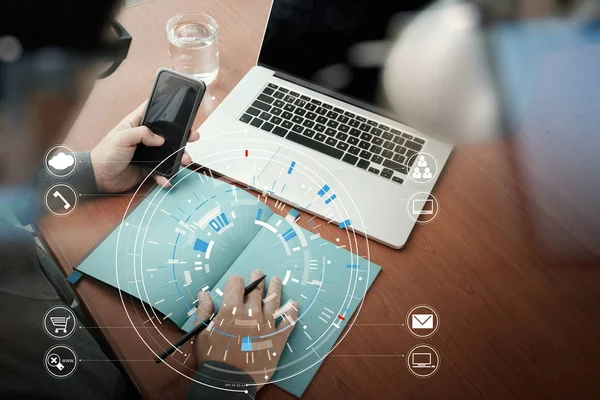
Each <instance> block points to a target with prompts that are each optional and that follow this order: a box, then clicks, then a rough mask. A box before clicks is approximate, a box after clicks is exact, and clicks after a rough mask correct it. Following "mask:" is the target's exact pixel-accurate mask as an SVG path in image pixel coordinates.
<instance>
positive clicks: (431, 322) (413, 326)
mask: <svg viewBox="0 0 600 400" xmlns="http://www.w3.org/2000/svg"><path fill="white" fill-rule="evenodd" d="M439 327H440V317H439V315H438V313H437V311H435V309H434V308H433V307H431V306H427V305H424V304H422V305H418V306H415V307H413V308H412V309H411V310H410V311H409V312H408V314H407V315H406V328H407V329H408V331H409V332H410V333H411V334H412V335H413V336H415V337H418V338H421V339H426V338H428V337H431V336H433V334H434V333H436V332H437V330H438V328H439Z"/></svg>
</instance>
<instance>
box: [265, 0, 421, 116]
mask: <svg viewBox="0 0 600 400" xmlns="http://www.w3.org/2000/svg"><path fill="white" fill-rule="evenodd" d="M427 3H430V1H428V0H408V1H401V0H397V1H373V0H371V1H367V0H274V2H273V8H272V11H271V15H270V18H269V22H268V25H267V29H266V32H265V38H264V41H263V45H262V49H261V53H260V57H259V60H258V63H259V65H263V66H266V67H269V68H271V69H274V70H277V71H281V72H285V73H287V74H290V75H294V76H296V77H298V78H301V79H304V80H307V81H310V82H311V83H314V84H317V85H320V86H322V87H325V88H327V89H331V90H333V91H335V92H338V93H341V94H345V95H348V96H351V97H354V98H356V99H359V100H362V101H364V102H366V103H368V104H372V105H376V106H378V107H380V108H386V107H384V106H383V104H381V103H382V102H381V101H380V99H379V97H380V96H379V95H378V94H379V92H380V90H379V89H380V72H381V69H382V64H383V62H384V61H385V53H386V44H387V43H389V41H390V40H393V39H394V36H396V35H397V29H398V28H399V25H400V21H401V20H402V19H403V18H402V16H403V14H404V13H410V12H411V11H418V10H421V9H422V8H423V7H424V6H425V5H427Z"/></svg>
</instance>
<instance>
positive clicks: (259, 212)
mask: <svg viewBox="0 0 600 400" xmlns="http://www.w3.org/2000/svg"><path fill="white" fill-rule="evenodd" d="M261 214H262V208H259V209H258V212H257V213H256V220H257V221H260V215H261Z"/></svg>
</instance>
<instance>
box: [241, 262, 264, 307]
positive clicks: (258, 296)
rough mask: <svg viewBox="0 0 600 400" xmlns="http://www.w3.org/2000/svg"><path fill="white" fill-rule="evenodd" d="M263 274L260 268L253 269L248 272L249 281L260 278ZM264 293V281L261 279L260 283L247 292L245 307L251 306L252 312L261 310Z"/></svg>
mask: <svg viewBox="0 0 600 400" xmlns="http://www.w3.org/2000/svg"><path fill="white" fill-rule="evenodd" d="M263 275H264V274H263V273H262V271H261V270H260V269H255V270H254V271H252V272H251V273H250V282H254V281H255V280H257V279H259V278H261V277H262V276H263ZM264 293H265V281H264V280H263V281H262V282H260V284H259V285H258V286H257V287H256V289H254V290H253V291H251V292H250V293H248V295H247V296H246V308H251V309H252V311H253V312H261V311H262V306H261V304H262V299H263V294H264Z"/></svg>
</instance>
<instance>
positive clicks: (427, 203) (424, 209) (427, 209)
mask: <svg viewBox="0 0 600 400" xmlns="http://www.w3.org/2000/svg"><path fill="white" fill-rule="evenodd" d="M412 212H413V214H416V215H432V214H433V200H431V199H426V200H424V199H414V200H413V204H412Z"/></svg>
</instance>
